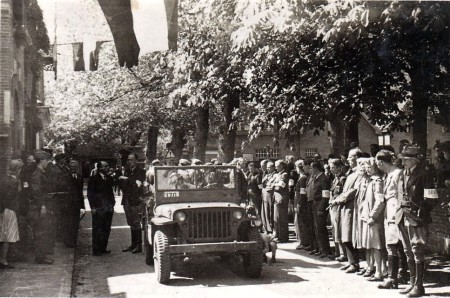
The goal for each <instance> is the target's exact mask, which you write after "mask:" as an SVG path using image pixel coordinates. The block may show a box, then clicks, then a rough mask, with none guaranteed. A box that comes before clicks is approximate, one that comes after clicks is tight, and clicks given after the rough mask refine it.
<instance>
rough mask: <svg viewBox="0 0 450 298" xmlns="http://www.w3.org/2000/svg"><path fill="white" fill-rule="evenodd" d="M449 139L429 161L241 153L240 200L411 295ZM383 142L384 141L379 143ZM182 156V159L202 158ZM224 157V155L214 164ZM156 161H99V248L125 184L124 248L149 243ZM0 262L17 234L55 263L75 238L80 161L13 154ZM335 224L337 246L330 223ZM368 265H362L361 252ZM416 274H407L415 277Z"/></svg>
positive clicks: (304, 242)
mask: <svg viewBox="0 0 450 298" xmlns="http://www.w3.org/2000/svg"><path fill="white" fill-rule="evenodd" d="M448 143H449V142H446V143H443V144H442V145H440V146H437V147H436V148H435V149H436V151H437V153H438V155H437V161H438V164H437V165H436V167H435V168H432V167H430V165H429V164H427V163H425V162H424V158H423V156H422V151H421V150H420V148H418V147H417V146H414V145H406V146H405V147H404V148H403V149H402V151H401V153H400V154H398V156H395V154H394V153H393V152H392V151H390V150H380V149H379V148H378V149H377V148H371V149H374V150H371V152H370V153H364V152H362V151H361V150H360V149H359V148H357V147H356V148H353V149H351V150H350V151H349V152H348V156H347V158H344V157H334V156H332V155H330V156H329V158H328V159H327V160H323V159H322V158H321V157H320V156H315V157H314V158H312V159H310V160H308V159H298V160H295V158H294V157H293V156H286V158H285V159H284V160H276V161H272V160H268V159H267V160H262V161H261V162H260V163H255V162H246V161H245V160H244V159H242V158H237V159H235V160H233V161H232V162H231V163H230V165H234V166H235V167H236V171H235V175H236V177H235V182H236V186H237V190H238V193H239V197H240V200H241V203H242V204H244V205H249V206H253V207H254V209H255V210H256V211H255V212H256V214H257V215H258V216H259V218H260V219H261V223H262V224H261V231H262V232H263V233H264V234H266V235H271V239H275V241H277V242H281V243H283V242H288V241H289V229H288V224H289V219H290V217H293V220H294V227H295V234H296V237H297V241H298V242H299V244H298V246H297V247H296V248H297V249H298V250H306V251H308V252H309V254H310V255H314V256H318V257H320V258H323V259H332V260H338V261H340V262H347V264H346V265H344V266H342V268H341V269H342V270H345V272H346V273H357V274H359V275H362V276H364V277H367V278H368V280H370V281H378V282H382V283H380V285H379V288H382V289H396V288H398V284H399V283H401V282H404V283H406V280H408V279H409V286H408V287H407V288H406V289H404V290H403V293H404V294H408V296H409V297H419V296H422V295H424V293H425V290H424V287H423V276H424V273H425V262H424V261H425V252H426V245H427V242H428V225H429V224H430V223H431V215H430V211H431V210H432V208H433V207H434V206H435V205H436V202H437V200H436V199H437V198H438V193H439V192H438V191H437V190H436V189H447V190H448V188H450V146H449V144H448ZM375 149H377V150H375ZM201 164H202V163H201V161H200V160H198V159H193V160H192V161H188V160H186V159H180V161H179V165H180V166H188V165H201ZM213 164H219V162H217V161H212V162H211V163H206V165H213ZM158 165H162V164H161V162H160V161H159V160H154V161H153V162H152V166H151V167H150V169H149V170H148V171H145V170H144V169H143V168H141V167H140V166H139V165H138V156H137V155H136V154H130V155H129V156H128V161H127V166H124V167H120V168H117V170H116V171H114V170H111V169H110V168H109V165H108V163H107V162H105V161H101V162H99V163H97V164H96V167H95V169H94V170H93V171H92V172H91V176H90V178H89V182H88V186H87V197H88V200H89V204H90V207H91V210H92V222H93V231H92V240H93V246H92V249H93V254H94V255H103V254H106V253H109V252H110V251H109V250H107V245H108V238H109V233H110V230H111V221H112V216H113V212H114V205H115V194H114V191H116V192H117V194H119V193H120V192H122V205H124V210H125V214H126V219H127V223H128V225H129V226H130V231H131V245H130V246H129V247H127V248H125V249H123V251H124V252H132V253H139V252H142V227H141V219H142V214H143V212H144V208H145V203H146V201H145V197H146V195H147V194H146V192H147V191H151V189H150V188H151V185H152V184H153V183H154V175H155V173H154V170H153V167H154V166H158ZM0 193H1V194H2V196H1V200H0V228H1V229H0V232H1V234H0V244H1V250H0V268H2V269H12V268H14V267H13V266H12V265H10V264H9V263H8V251H9V249H10V244H11V243H16V242H17V243H16V244H17V245H15V247H14V254H16V255H18V256H20V254H21V253H25V252H26V251H27V250H28V248H29V247H27V245H28V246H29V245H31V246H32V248H33V251H34V261H35V262H36V263H39V264H52V263H53V260H52V259H51V258H50V257H49V255H51V254H52V251H53V250H54V245H55V240H57V239H59V240H61V241H62V242H64V244H65V245H66V246H68V247H74V246H76V243H77V231H78V227H79V219H80V216H81V215H82V213H83V211H84V209H85V208H84V196H83V179H82V177H81V175H80V169H79V164H78V162H77V161H76V160H74V159H70V158H67V157H66V156H65V155H64V154H57V155H55V156H54V158H53V157H52V155H51V154H50V153H48V152H46V151H43V150H36V151H35V153H34V154H33V155H30V156H28V157H27V159H26V161H25V164H24V163H23V162H22V161H21V160H12V161H11V164H10V166H9V173H8V175H6V176H5V177H2V179H0ZM329 225H331V227H332V236H333V240H334V244H335V245H334V252H333V251H332V248H331V247H332V246H330V241H329V233H328V229H327V226H329ZM362 251H364V252H365V260H366V261H367V266H366V267H365V268H361V267H360V256H362V254H361V252H362ZM408 277H409V278H408Z"/></svg>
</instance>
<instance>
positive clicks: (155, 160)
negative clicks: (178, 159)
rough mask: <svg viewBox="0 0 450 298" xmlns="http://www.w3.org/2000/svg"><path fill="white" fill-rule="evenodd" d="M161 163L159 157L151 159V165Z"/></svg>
mask: <svg viewBox="0 0 450 298" xmlns="http://www.w3.org/2000/svg"><path fill="white" fill-rule="evenodd" d="M160 163H161V161H160V160H159V159H154V160H152V165H154V166H155V165H157V164H160Z"/></svg>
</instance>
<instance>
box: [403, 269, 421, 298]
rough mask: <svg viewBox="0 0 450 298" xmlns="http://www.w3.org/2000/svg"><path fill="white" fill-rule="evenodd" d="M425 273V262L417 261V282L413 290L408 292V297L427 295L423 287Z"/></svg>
mask: <svg viewBox="0 0 450 298" xmlns="http://www.w3.org/2000/svg"><path fill="white" fill-rule="evenodd" d="M424 273H425V262H417V263H416V282H415V284H414V287H413V288H412V290H411V291H410V292H409V293H408V295H406V296H408V297H422V296H424V295H425V289H424V288H423V275H424Z"/></svg>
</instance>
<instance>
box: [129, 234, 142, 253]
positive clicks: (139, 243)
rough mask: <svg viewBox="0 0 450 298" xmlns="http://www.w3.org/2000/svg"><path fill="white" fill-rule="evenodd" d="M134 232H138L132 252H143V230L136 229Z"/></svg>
mask: <svg viewBox="0 0 450 298" xmlns="http://www.w3.org/2000/svg"><path fill="white" fill-rule="evenodd" d="M133 232H134V233H135V234H136V236H135V237H136V245H135V246H134V249H133V250H132V251H131V253H132V254H137V253H140V252H142V232H141V230H134V231H133Z"/></svg>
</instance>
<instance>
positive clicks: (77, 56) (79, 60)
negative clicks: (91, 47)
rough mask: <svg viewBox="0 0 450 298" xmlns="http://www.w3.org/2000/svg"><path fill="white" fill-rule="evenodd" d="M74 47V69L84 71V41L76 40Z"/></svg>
mask: <svg viewBox="0 0 450 298" xmlns="http://www.w3.org/2000/svg"><path fill="white" fill-rule="evenodd" d="M72 49H73V70H74V71H84V70H85V68H84V57H83V43H82V42H75V43H73V44H72Z"/></svg>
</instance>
